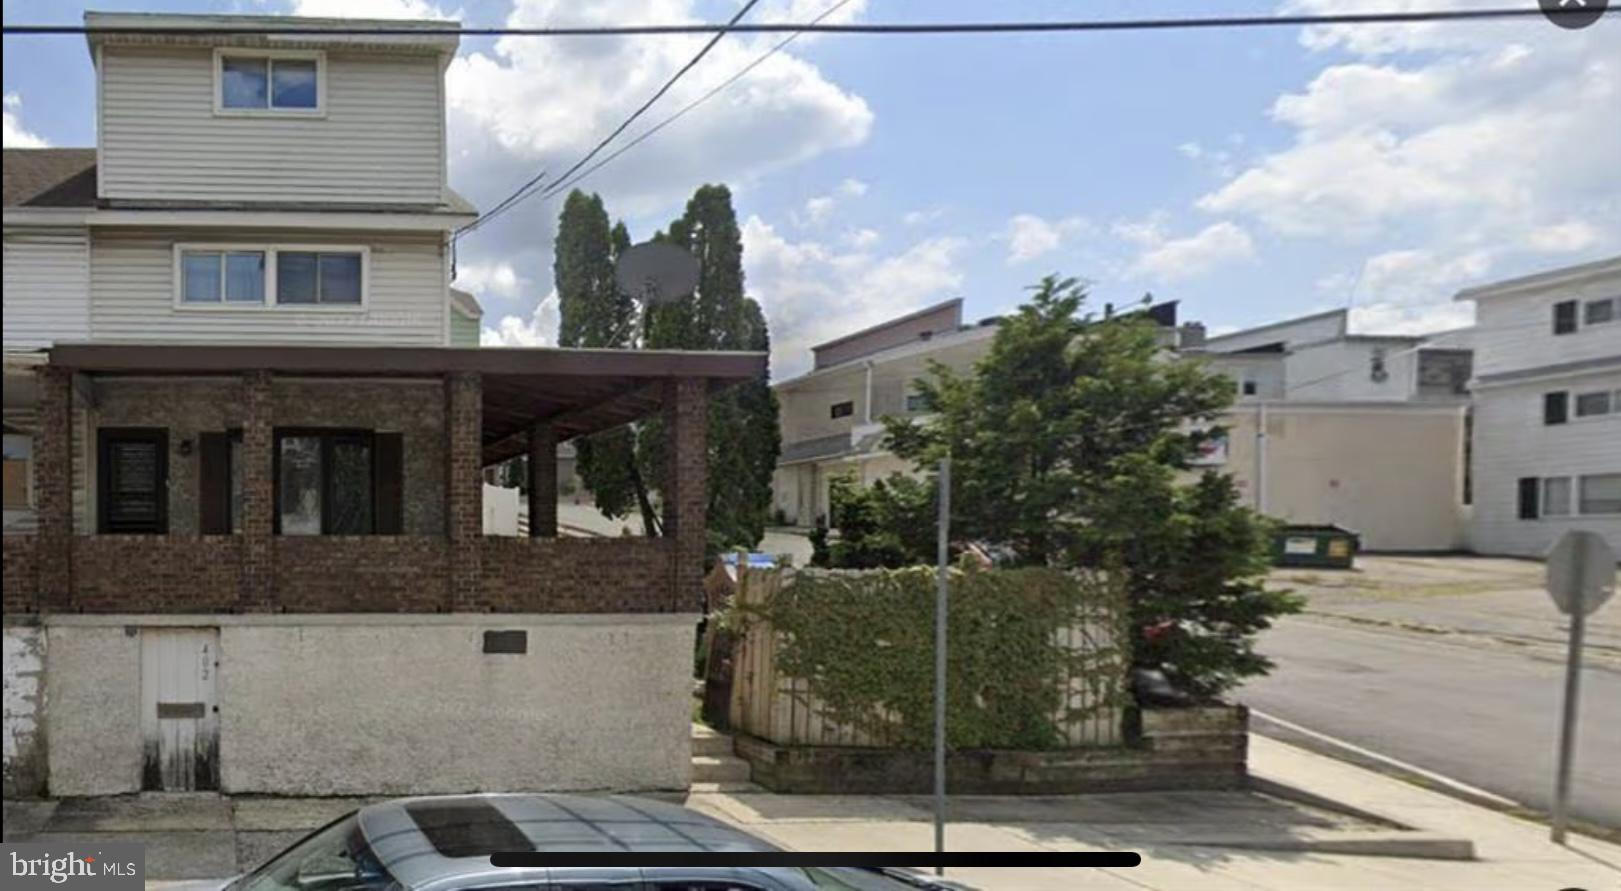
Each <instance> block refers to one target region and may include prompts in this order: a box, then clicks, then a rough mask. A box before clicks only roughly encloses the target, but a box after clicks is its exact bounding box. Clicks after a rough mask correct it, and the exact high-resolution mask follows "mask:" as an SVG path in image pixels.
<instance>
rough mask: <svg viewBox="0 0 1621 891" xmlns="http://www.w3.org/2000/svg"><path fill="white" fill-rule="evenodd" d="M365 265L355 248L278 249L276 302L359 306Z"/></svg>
mask: <svg viewBox="0 0 1621 891" xmlns="http://www.w3.org/2000/svg"><path fill="white" fill-rule="evenodd" d="M364 265H365V264H364V263H363V262H361V255H360V254H359V253H358V252H355V251H280V252H278V253H277V254H276V302H277V303H284V304H318V305H327V306H333V305H336V306H358V305H359V304H360V291H361V282H360V279H361V275H362V274H363V273H362V272H361V269H362V267H363V266H364Z"/></svg>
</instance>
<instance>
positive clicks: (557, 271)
mask: <svg viewBox="0 0 1621 891" xmlns="http://www.w3.org/2000/svg"><path fill="white" fill-rule="evenodd" d="M629 246H630V233H629V231H627V230H626V228H625V224H624V223H623V222H620V223H616V224H614V225H613V226H612V227H610V226H609V224H608V212H607V210H606V209H605V208H604V207H603V204H602V198H601V197H600V196H598V195H595V194H592V195H587V194H585V193H584V192H581V191H580V190H578V189H575V190H574V191H572V192H570V193H569V196H568V199H567V200H565V201H564V202H563V212H562V215H561V216H560V217H559V219H558V226H557V240H556V243H555V248H554V250H555V256H556V259H555V262H554V265H553V274H554V276H555V282H556V285H557V300H558V314H559V317H560V318H559V320H558V326H557V343H558V346H565V347H606V348H618V349H625V348H633V347H635V346H636V321H637V312H636V302H635V301H634V300H633V299H632V298H631V297H630V296H629V295H627V294H624V293H622V292H621V291H620V290H619V287H618V285H617V284H616V283H615V281H614V262H615V261H616V260H617V259H618V258H619V254H620V252H621V251H623V250H624V249H625V248H627V247H629ZM576 450H577V456H578V457H577V459H576V466H577V467H578V472H579V474H580V479H581V480H582V481H583V482H584V483H585V488H586V489H587V490H589V491H590V492H591V495H592V497H593V499H594V500H595V502H596V506H597V509H598V510H600V511H601V512H602V513H603V514H604V515H606V516H608V517H611V518H618V517H622V516H625V515H626V514H629V513H630V512H631V510H633V509H636V508H637V507H638V506H639V505H646V504H647V503H648V498H647V491H646V485H645V483H643V481H642V480H641V477H640V474H639V473H638V472H637V471H638V468H637V467H636V462H635V453H636V438H635V431H634V430H632V429H631V428H630V427H620V428H617V429H614V430H605V431H603V432H601V433H598V434H595V435H593V436H588V437H584V438H582V439H580V440H579V441H578V442H577V443H576ZM650 513H651V512H650V511H643V523H644V525H646V526H647V527H648V531H649V533H650V534H651V524H652V523H653V522H654V521H653V518H652V517H650V516H649V514H650Z"/></svg>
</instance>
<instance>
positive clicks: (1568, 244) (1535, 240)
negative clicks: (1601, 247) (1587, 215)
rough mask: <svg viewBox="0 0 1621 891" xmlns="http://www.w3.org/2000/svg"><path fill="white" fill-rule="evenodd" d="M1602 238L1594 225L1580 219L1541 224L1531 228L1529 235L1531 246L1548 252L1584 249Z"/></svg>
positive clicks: (1555, 252)
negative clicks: (1538, 227) (1547, 224)
mask: <svg viewBox="0 0 1621 891" xmlns="http://www.w3.org/2000/svg"><path fill="white" fill-rule="evenodd" d="M1603 240H1604V236H1603V234H1602V233H1600V232H1599V231H1598V229H1597V228H1596V227H1594V226H1593V225H1592V224H1590V223H1586V222H1583V221H1582V220H1570V221H1568V222H1564V223H1555V224H1553V225H1550V226H1543V227H1541V228H1540V229H1533V230H1531V233H1530V235H1529V241H1530V244H1531V247H1533V248H1536V249H1537V250H1539V251H1542V252H1544V253H1549V254H1557V253H1563V252H1565V251H1584V250H1587V249H1588V248H1590V247H1593V246H1594V245H1597V244H1598V243H1599V242H1601V241H1603Z"/></svg>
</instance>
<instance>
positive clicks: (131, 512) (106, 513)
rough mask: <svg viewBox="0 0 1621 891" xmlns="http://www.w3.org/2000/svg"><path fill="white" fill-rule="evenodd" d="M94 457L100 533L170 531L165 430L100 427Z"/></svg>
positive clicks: (167, 446) (158, 532)
mask: <svg viewBox="0 0 1621 891" xmlns="http://www.w3.org/2000/svg"><path fill="white" fill-rule="evenodd" d="M97 459H98V460H97V467H98V468H99V472H98V480H97V482H98V483H99V486H98V488H99V489H100V497H99V499H98V505H99V511H98V514H99V522H98V524H97V525H98V526H99V530H100V532H101V533H102V534H104V535H106V534H162V533H165V532H168V531H169V516H168V513H169V512H168V504H169V434H168V431H166V430H162V429H153V428H110V429H109V428H104V429H102V430H100V431H98V436H97Z"/></svg>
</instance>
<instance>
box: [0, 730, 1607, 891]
mask: <svg viewBox="0 0 1621 891" xmlns="http://www.w3.org/2000/svg"><path fill="white" fill-rule="evenodd" d="M1250 746H1251V749H1250V764H1251V771H1252V773H1253V774H1254V775H1255V776H1256V777H1257V778H1259V779H1260V780H1262V781H1263V785H1265V784H1268V783H1270V784H1279V785H1281V786H1284V787H1289V788H1290V789H1292V790H1295V791H1294V792H1291V793H1290V796H1289V797H1283V798H1280V797H1277V796H1275V795H1269V794H1261V793H1258V792H1219V793H1211V792H1172V793H1138V794H1115V795H1087V796H1062V797H1039V798H1005V797H972V798H960V799H954V800H953V802H952V815H951V818H952V823H951V825H950V827H949V829H948V832H947V845H948V846H949V847H950V848H952V849H956V850H973V851H1075V850H1103V849H1107V850H1133V851H1137V852H1138V853H1140V854H1142V856H1143V863H1142V865H1141V866H1138V867H1136V868H1133V869H1110V870H1084V869H1074V870H1061V869H1022V868H989V869H964V870H956V871H953V872H952V873H951V877H952V878H954V879H956V880H958V881H961V882H965V883H967V884H969V885H971V886H973V887H976V888H980V889H984V891H1049V889H1050V891H1059V889H1073V888H1121V889H1126V888H1137V889H1142V888H1152V889H1181V888H1189V889H1193V888H1197V889H1218V891H1219V889H1296V888H1312V889H1324V888H1327V889H1341V888H1343V889H1351V888H1355V889H1366V888H1415V887H1421V888H1435V889H1451V888H1457V889H1471V891H1475V889H1492V888H1503V889H1510V888H1513V889H1521V888H1550V889H1552V888H1571V887H1575V888H1585V889H1598V888H1616V887H1621V846H1616V845H1611V844H1606V843H1603V842H1599V841H1594V840H1591V839H1587V838H1583V837H1579V836H1578V837H1573V840H1572V844H1571V846H1570V847H1569V848H1559V847H1556V846H1554V845H1552V844H1551V843H1549V842H1548V841H1547V829H1546V828H1545V827H1543V826H1540V825H1537V824H1534V823H1529V822H1525V821H1522V820H1519V819H1516V818H1514V817H1509V816H1505V815H1503V814H1500V813H1497V812H1494V811H1490V810H1487V809H1484V808H1480V807H1476V806H1474V805H1470V804H1466V803H1463V802H1460V801H1458V800H1456V799H1452V798H1448V797H1446V796H1443V795H1440V794H1438V793H1435V792H1430V791H1427V790H1424V789H1420V788H1418V787H1415V786H1411V785H1408V784H1406V783H1403V782H1401V781H1399V780H1394V779H1390V778H1388V777H1385V776H1382V775H1379V774H1376V773H1372V772H1369V771H1367V770H1363V769H1361V768H1358V767H1354V766H1351V765H1348V764H1345V763H1342V762H1339V761H1335V760H1332V759H1329V758H1326V757H1323V756H1320V755H1316V754H1312V753H1310V752H1307V751H1305V750H1303V749H1298V748H1295V747H1293V746H1289V745H1285V744H1283V743H1279V742H1275V741H1273V740H1269V739H1266V738H1263V737H1258V736H1251V737H1250ZM1267 788H1271V789H1276V788H1277V786H1267ZM1300 793H1304V796H1302V795H1301V794H1300ZM1314 796H1315V797H1316V803H1315V804H1314V803H1312V801H1313V797H1314ZM1325 799H1326V800H1327V801H1329V802H1332V803H1333V804H1334V806H1332V807H1323V806H1320V805H1321V804H1323V800H1325ZM364 803H366V801H365V800H363V799H281V798H247V797H242V798H225V797H221V796H217V795H163V794H146V795H140V796H125V797H118V798H100V799H71V800H67V801H63V802H60V803H57V802H10V801H8V802H6V803H5V823H6V840H7V841H23V840H27V839H29V838H33V839H36V840H45V841H50V840H54V839H61V840H68V839H73V840H78V839H84V838H87V837H94V838H99V839H103V840H127V841H140V842H144V843H146V844H147V846H148V847H147V876H148V879H149V880H151V881H149V885H150V886H154V887H157V886H161V884H162V883H163V882H164V881H166V880H178V879H191V878H224V877H227V876H230V875H233V874H235V873H237V872H240V871H242V870H245V869H249V868H252V867H253V866H256V865H257V864H258V863H260V862H262V861H263V860H264V859H265V858H266V857H268V856H269V855H271V854H273V853H275V852H277V851H279V850H281V849H282V848H283V847H285V846H286V845H288V844H291V843H292V842H294V841H296V840H297V839H298V838H299V837H300V836H302V835H303V834H304V833H306V832H308V831H309V830H311V829H314V828H315V827H317V826H320V825H321V824H323V823H325V822H327V821H329V820H331V819H332V818H334V817H336V816H338V815H339V814H342V813H344V812H346V811H348V810H350V809H353V808H355V807H357V806H360V805H362V804H364ZM688 804H689V805H690V806H692V807H695V808H697V809H700V810H703V811H705V812H707V813H710V814H713V815H715V816H717V817H719V818H721V819H723V820H725V821H727V822H730V823H733V824H736V825H738V826H740V827H742V828H744V829H745V830H747V831H750V832H753V833H755V834H757V835H761V836H764V837H766V838H769V839H771V840H774V841H776V842H777V843H779V844H781V845H782V846H783V847H786V848H790V849H795V850H805V851H841V850H844V851H849V850H859V851H926V850H929V849H930V848H931V847H932V844H933V836H932V831H933V830H932V825H931V822H930V812H929V810H928V807H929V802H928V801H927V800H926V799H916V798H908V797H877V796H872V797H866V796H863V797H856V796H795V795H773V794H769V793H763V792H760V793H729V794H728V793H704V794H695V795H692V796H690V797H689V798H688ZM1395 826H1401V827H1407V828H1406V829H1400V830H1393V827H1395ZM1448 839H1450V840H1452V841H1447V840H1448ZM1426 840H1428V841H1429V842H1435V841H1441V842H1444V844H1439V845H1436V844H1428V843H1426ZM1458 840H1467V841H1469V842H1472V843H1473V852H1474V855H1475V857H1476V858H1477V859H1474V860H1466V861H1459V860H1438V859H1420V858H1415V857H1403V856H1369V855H1353V854H1345V853H1326V852H1325V851H1326V850H1331V849H1335V848H1336V847H1345V848H1347V849H1352V850H1369V851H1371V850H1383V851H1385V852H1386V853H1387V854H1388V853H1391V852H1396V851H1401V850H1404V848H1402V847H1401V845H1402V844H1407V845H1409V846H1413V845H1414V843H1415V842H1416V843H1417V844H1416V847H1414V848H1413V849H1414V850H1421V851H1424V852H1427V853H1429V854H1431V855H1437V856H1449V855H1455V854H1456V853H1458V851H1457V849H1456V842H1457V841H1458ZM1254 845H1260V846H1261V848H1260V849H1257V848H1256V847H1254ZM1291 845H1293V846H1294V847H1295V849H1293V850H1290V849H1288V848H1289V847H1290V846H1291ZM1449 852H1450V853H1449Z"/></svg>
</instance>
